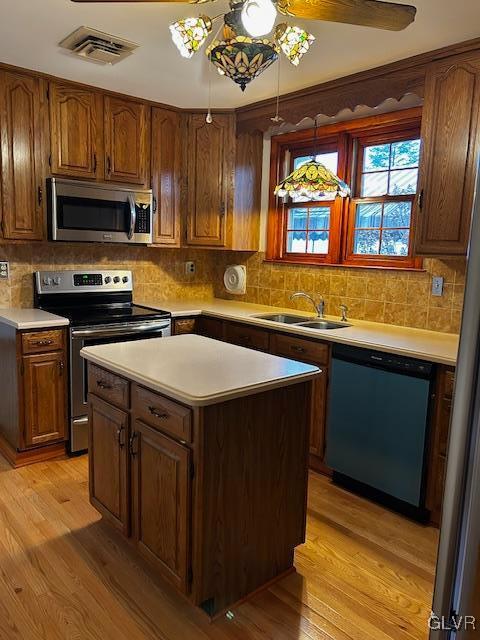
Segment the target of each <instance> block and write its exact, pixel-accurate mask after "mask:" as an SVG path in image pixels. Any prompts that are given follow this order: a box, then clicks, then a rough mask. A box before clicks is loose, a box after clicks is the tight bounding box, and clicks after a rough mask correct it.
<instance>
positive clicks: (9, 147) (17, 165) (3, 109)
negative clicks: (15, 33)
mask: <svg viewBox="0 0 480 640" xmlns="http://www.w3.org/2000/svg"><path fill="white" fill-rule="evenodd" d="M45 95H46V92H44V86H43V81H42V80H39V79H37V78H33V77H31V76H28V75H22V74H17V73H7V72H4V73H1V72H0V136H1V167H2V171H1V185H2V188H1V196H2V212H3V213H2V229H3V237H4V238H6V239H12V240H41V239H42V238H43V231H44V201H45V194H44V191H45V146H44V135H45V131H46V130H47V123H46V118H45V111H46V106H45V99H44V96H45Z"/></svg>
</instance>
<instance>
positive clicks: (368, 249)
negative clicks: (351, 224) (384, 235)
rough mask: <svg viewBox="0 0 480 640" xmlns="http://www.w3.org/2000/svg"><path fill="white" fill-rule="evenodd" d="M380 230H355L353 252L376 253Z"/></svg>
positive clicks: (378, 245) (378, 247)
mask: <svg viewBox="0 0 480 640" xmlns="http://www.w3.org/2000/svg"><path fill="white" fill-rule="evenodd" d="M379 250H380V231H362V230H360V231H355V242H354V246H353V253H360V254H369V255H378V252H379Z"/></svg>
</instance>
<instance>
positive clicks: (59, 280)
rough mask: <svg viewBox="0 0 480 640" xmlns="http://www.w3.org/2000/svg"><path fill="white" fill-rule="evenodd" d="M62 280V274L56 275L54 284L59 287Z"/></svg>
mask: <svg viewBox="0 0 480 640" xmlns="http://www.w3.org/2000/svg"><path fill="white" fill-rule="evenodd" d="M61 282H62V279H61V278H60V276H55V278H54V279H53V284H54V285H56V286H57V287H58V285H59V284H60V283H61Z"/></svg>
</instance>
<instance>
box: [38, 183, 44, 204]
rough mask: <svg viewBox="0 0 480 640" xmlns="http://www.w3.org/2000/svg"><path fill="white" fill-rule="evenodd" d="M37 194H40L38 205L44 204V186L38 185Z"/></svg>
mask: <svg viewBox="0 0 480 640" xmlns="http://www.w3.org/2000/svg"><path fill="white" fill-rule="evenodd" d="M37 196H38V205H39V206H40V205H41V204H42V202H43V189H42V187H38V192H37Z"/></svg>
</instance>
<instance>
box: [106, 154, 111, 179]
mask: <svg viewBox="0 0 480 640" xmlns="http://www.w3.org/2000/svg"><path fill="white" fill-rule="evenodd" d="M111 173H112V161H111V160H110V156H107V174H108V175H110V174H111Z"/></svg>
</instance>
